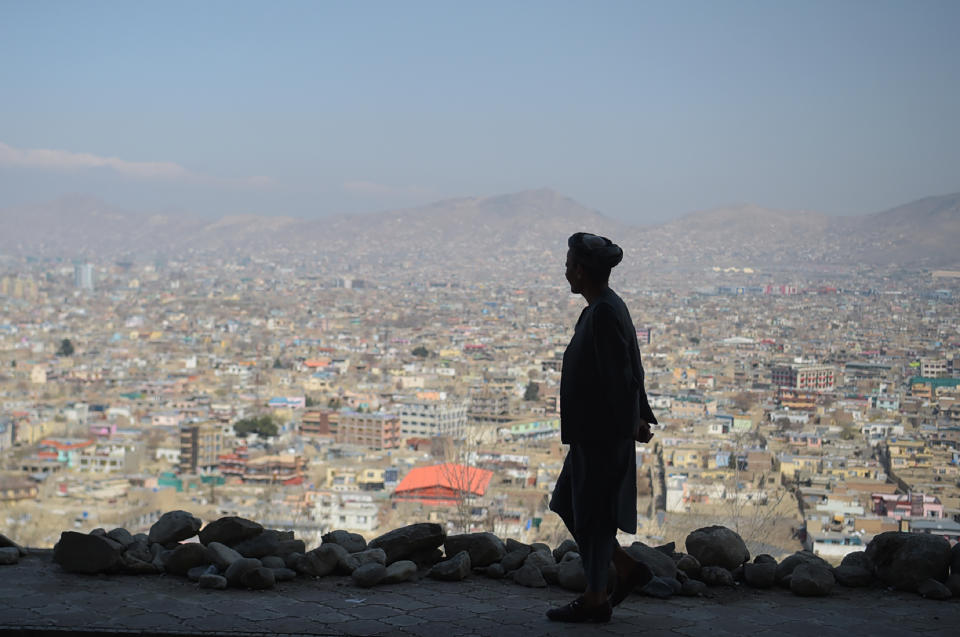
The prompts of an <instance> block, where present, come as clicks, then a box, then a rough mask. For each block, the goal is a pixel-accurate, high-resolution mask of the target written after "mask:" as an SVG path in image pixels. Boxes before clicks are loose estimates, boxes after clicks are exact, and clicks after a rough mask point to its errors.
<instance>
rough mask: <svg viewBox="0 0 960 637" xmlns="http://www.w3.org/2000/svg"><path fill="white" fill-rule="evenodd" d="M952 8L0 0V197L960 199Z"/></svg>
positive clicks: (957, 15)
mask: <svg viewBox="0 0 960 637" xmlns="http://www.w3.org/2000/svg"><path fill="white" fill-rule="evenodd" d="M958 33H960V2H958V1H957V0H944V1H934V0H903V1H901V2H886V1H881V0H865V1H862V2H861V1H852V0H827V1H824V2H819V1H813V0H802V1H799V0H798V1H796V2H786V1H779V0H777V1H774V0H763V1H758V2H752V1H734V0H710V1H708V2H692V1H682V0H681V1H670V2H663V3H659V2H657V3H655V2H642V1H640V0H634V1H629V2H604V1H597V0H590V1H583V2H575V3H572V2H560V1H557V0H553V1H550V2H525V1H523V0H511V1H508V2H491V1H489V0H484V1H482V2H460V1H450V0H447V1H443V2H415V1H412V0H402V1H389V2H386V1H385V2H372V1H357V2H338V3H333V2H282V1H271V2H255V3H254V2H235V1H230V2H210V1H196V0H194V1H191V2H182V3H181V2H173V1H171V0H164V1H162V2H153V3H147V2H116V3H114V2H80V1H69V2H45V1H42V0H28V1H25V2H13V1H10V0H0V206H8V205H13V204H19V203H25V202H37V201H45V200H49V199H53V198H55V197H56V196H58V195H61V194H64V193H72V192H81V193H89V194H94V195H97V196H100V197H102V198H104V199H106V200H107V201H110V202H112V203H115V204H118V205H121V206H124V207H128V208H132V209H142V210H164V209H178V210H187V211H192V212H196V213H198V214H223V213H232V212H238V213H240V212H254V213H267V214H291V215H296V216H318V215H324V214H330V213H335V212H351V211H366V210H380V209H386V208H394V207H405V206H411V205H418V204H421V203H426V202H429V201H433V200H436V199H440V198H444V197H454V196H470V195H488V194H498V193H504V192H512V191H516V190H524V189H528V188H539V187H551V188H554V189H556V190H558V191H560V192H561V193H563V194H566V195H569V196H571V197H573V198H575V199H577V200H578V201H580V202H581V203H583V204H585V205H587V206H590V207H593V208H597V209H599V210H601V211H602V212H604V213H606V214H608V215H610V216H613V217H617V218H620V219H623V220H627V221H632V222H636V223H650V222H655V221H659V220H664V219H668V218H672V217H676V216H679V215H680V214H683V213H686V212H690V211H693V210H698V209H704V208H711V207H716V206H721V205H725V204H730V203H737V202H753V203H757V204H760V205H763V206H768V207H774V208H784V209H797V210H801V209H806V210H817V211H821V212H826V213H835V214H846V213H855V212H875V211H878V210H881V209H884V208H888V207H891V206H893V205H897V204H900V203H905V202H907V201H909V200H912V199H916V198H919V197H922V196H926V195H934V194H944V193H948V192H955V191H960V37H958Z"/></svg>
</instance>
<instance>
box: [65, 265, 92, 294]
mask: <svg viewBox="0 0 960 637" xmlns="http://www.w3.org/2000/svg"><path fill="white" fill-rule="evenodd" d="M68 271H69V270H68ZM73 286H74V287H75V288H77V289H79V290H92V289H93V264H91V263H78V264H76V265H75V266H73Z"/></svg>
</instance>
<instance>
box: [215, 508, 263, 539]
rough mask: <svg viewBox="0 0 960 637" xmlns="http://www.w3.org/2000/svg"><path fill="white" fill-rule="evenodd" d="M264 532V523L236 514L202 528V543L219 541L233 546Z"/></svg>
mask: <svg viewBox="0 0 960 637" xmlns="http://www.w3.org/2000/svg"><path fill="white" fill-rule="evenodd" d="M261 533H263V525H261V524H260V523H258V522H254V521H253V520H247V519H246V518H240V517H237V516H234V515H230V516H227V517H223V518H220V519H219V520H215V521H213V522H211V523H210V524H208V525H206V526H205V527H203V528H202V529H200V543H201V544H203V545H204V546H206V545H208V544H210V543H211V542H219V543H220V544H226V545H227V546H232V545H234V544H239V543H240V542H243V541H244V540H246V539H249V538H252V537H256V536H258V535H260V534H261Z"/></svg>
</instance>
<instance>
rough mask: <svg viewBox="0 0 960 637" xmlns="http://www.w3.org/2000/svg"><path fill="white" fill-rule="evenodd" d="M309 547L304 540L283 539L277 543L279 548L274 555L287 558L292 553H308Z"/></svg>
mask: <svg viewBox="0 0 960 637" xmlns="http://www.w3.org/2000/svg"><path fill="white" fill-rule="evenodd" d="M306 552H307V545H306V544H304V542H303V540H284V539H281V540H280V541H279V542H277V548H276V549H275V550H274V551H273V555H276V556H277V557H286V556H288V555H290V554H291V553H306Z"/></svg>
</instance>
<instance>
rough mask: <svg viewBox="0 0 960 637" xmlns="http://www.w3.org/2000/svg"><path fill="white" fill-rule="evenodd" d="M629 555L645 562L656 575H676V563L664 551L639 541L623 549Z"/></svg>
mask: <svg viewBox="0 0 960 637" xmlns="http://www.w3.org/2000/svg"><path fill="white" fill-rule="evenodd" d="M624 550H625V551H626V552H627V553H628V554H629V555H630V557H632V558H633V559H635V560H637V561H638V562H641V563H643V564H646V565H647V567H648V568H649V569H650V570H651V571H653V574H654V575H656V576H657V577H670V578H674V579H675V578H676V577H677V563H676V562H674V561H673V558H672V557H670V556H669V555H667V554H666V553H665V552H663V551H661V550H659V549H655V548H652V547H649V546H647V545H646V544H643V543H641V542H634V543H633V544H632V545H630V546H628V547H627V548H625V549H624Z"/></svg>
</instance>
